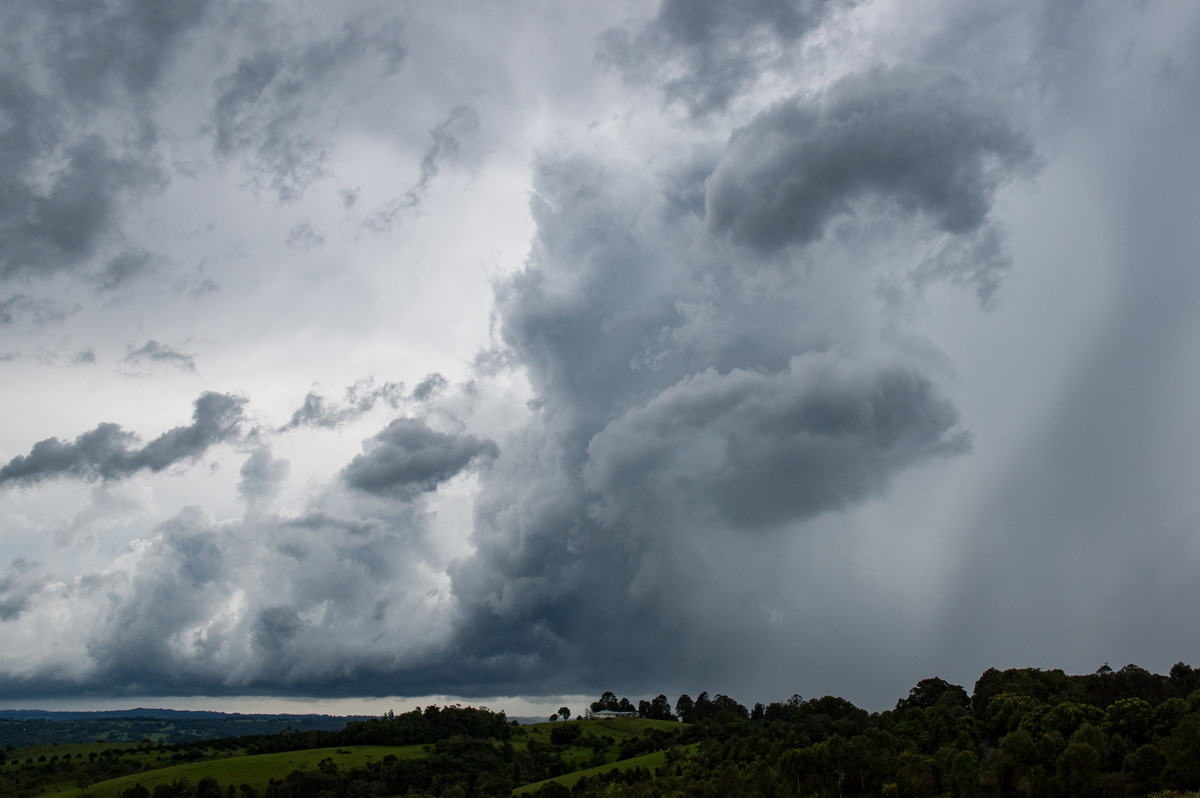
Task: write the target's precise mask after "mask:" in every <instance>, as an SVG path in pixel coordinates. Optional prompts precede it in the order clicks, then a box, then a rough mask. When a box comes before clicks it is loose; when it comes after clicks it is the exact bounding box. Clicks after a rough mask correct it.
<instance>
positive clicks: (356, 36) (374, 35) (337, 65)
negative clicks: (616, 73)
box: [213, 19, 405, 201]
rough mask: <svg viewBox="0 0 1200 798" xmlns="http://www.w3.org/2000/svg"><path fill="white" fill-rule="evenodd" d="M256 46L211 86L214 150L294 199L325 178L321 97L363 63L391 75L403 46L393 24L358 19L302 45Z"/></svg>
mask: <svg viewBox="0 0 1200 798" xmlns="http://www.w3.org/2000/svg"><path fill="white" fill-rule="evenodd" d="M264 35H267V34H265V33H264ZM255 46H256V47H257V49H256V50H255V51H253V52H251V53H250V54H248V55H245V56H243V57H242V58H240V59H239V60H238V63H237V66H236V67H234V69H233V71H232V72H230V73H229V74H226V75H224V76H223V77H221V78H218V79H217V81H216V84H215V88H216V91H217V97H216V101H215V103H214V106H213V133H214V139H213V146H214V148H215V149H216V152H217V153H218V154H219V155H222V156H225V157H230V158H238V159H240V160H241V162H242V165H243V167H244V170H245V172H246V175H247V178H248V180H249V181H250V182H251V184H252V185H254V186H255V187H257V188H259V189H267V190H270V191H272V192H274V193H275V195H276V196H277V197H278V198H279V199H280V200H281V201H287V200H293V199H296V198H297V197H299V196H300V195H302V194H303V193H304V191H305V190H306V189H307V188H308V186H309V185H311V184H312V183H313V181H315V180H318V179H320V178H322V177H324V176H325V174H326V170H325V166H324V162H325V160H326V158H327V157H328V148H329V146H330V145H329V143H328V132H329V131H328V129H324V128H321V127H320V126H319V125H315V124H314V119H315V118H317V117H318V116H319V112H320V110H321V105H322V103H321V100H322V98H328V97H331V96H333V92H334V91H335V85H334V84H335V83H336V82H337V80H339V79H341V78H343V77H345V76H346V74H347V71H348V70H349V69H350V68H351V67H353V66H355V65H358V64H361V63H362V62H363V61H365V60H366V59H368V58H376V59H381V60H382V62H383V63H382V65H381V67H380V68H381V70H382V72H383V73H384V74H388V73H390V72H393V71H395V70H396V69H397V68H398V67H399V65H400V62H401V61H402V60H403V59H404V54H405V48H404V46H403V44H402V43H401V40H400V30H399V28H398V26H397V25H395V24H393V23H383V24H381V23H379V22H378V21H369V20H365V19H360V20H356V21H353V22H348V23H346V24H345V25H343V26H342V27H341V29H340V30H338V31H337V32H336V33H332V34H329V35H326V36H323V37H321V38H318V39H317V40H315V41H311V42H307V43H295V42H285V43H277V44H269V45H265V46H263V45H259V44H258V43H257V42H256V43H255ZM333 124H334V123H333V122H328V123H327V127H332V125H333Z"/></svg>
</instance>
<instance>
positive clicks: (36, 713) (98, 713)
mask: <svg viewBox="0 0 1200 798" xmlns="http://www.w3.org/2000/svg"><path fill="white" fill-rule="evenodd" d="M370 717H374V716H373V715H323V714H321V713H318V712H309V713H304V714H298V713H290V712H289V713H284V712H280V713H257V712H256V713H244V712H213V711H209V710H202V709H161V708H159V709H152V708H147V707H137V708H136V709H103V710H61V711H60V710H48V709H0V718H5V719H8V720H104V719H106V718H161V719H175V718H178V719H186V720H222V719H229V718H239V719H251V720H286V719H288V718H337V719H339V720H346V721H351V720H365V719H367V718H370Z"/></svg>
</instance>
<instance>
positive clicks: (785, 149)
mask: <svg viewBox="0 0 1200 798" xmlns="http://www.w3.org/2000/svg"><path fill="white" fill-rule="evenodd" d="M1033 164H1034V157H1033V151H1032V147H1031V145H1030V143H1029V142H1028V140H1027V139H1026V138H1025V137H1024V136H1023V135H1021V134H1020V133H1019V132H1018V131H1017V130H1016V129H1014V127H1013V126H1012V124H1011V123H1010V122H1009V120H1008V119H1007V117H1006V116H1005V115H1004V114H1003V113H1002V112H1001V111H1000V110H999V109H998V108H997V107H995V106H994V105H993V104H991V103H989V102H987V101H986V100H985V99H984V98H982V97H981V96H980V95H979V94H978V93H977V92H976V91H974V90H973V89H972V88H971V86H970V85H969V83H968V82H967V81H966V79H965V78H963V77H962V76H960V75H958V74H957V73H955V72H952V71H950V70H947V69H941V68H937V67H924V66H922V67H913V66H904V67H894V68H891V69H882V68H880V69H874V70H872V71H870V72H866V73H863V74H858V75H851V76H849V77H846V78H843V79H841V80H839V81H838V82H837V83H835V84H834V85H833V86H831V87H830V88H829V89H828V90H827V91H826V92H825V94H824V96H823V97H822V99H821V100H820V102H818V103H810V102H808V101H806V100H804V99H802V98H798V97H797V98H792V99H790V100H787V101H785V102H783V103H780V104H779V105H776V106H775V107H773V108H771V109H770V110H768V111H765V112H764V113H762V114H760V115H759V116H757V117H755V118H754V119H753V120H752V121H751V122H750V123H749V124H748V125H746V126H745V127H743V128H741V129H740V130H738V131H736V132H735V133H734V134H733V137H732V138H731V140H730V142H729V148H728V150H727V152H726V153H725V157H724V158H723V159H722V161H721V163H720V165H718V166H717V169H716V171H715V172H713V174H712V176H711V177H710V178H709V181H708V193H707V199H706V207H707V211H708V220H709V227H710V229H711V230H712V231H713V232H714V233H717V234H724V235H728V236H730V237H731V238H732V239H733V240H734V241H735V242H738V243H741V244H745V245H747V246H751V247H754V248H756V249H758V250H760V251H764V252H765V251H770V250H774V249H777V248H779V247H783V246H787V245H789V244H807V243H809V242H812V241H814V240H816V239H819V238H820V237H821V236H822V235H823V234H824V232H825V229H826V226H827V225H828V223H829V221H830V220H831V219H832V218H833V217H835V216H837V215H839V214H843V213H848V212H851V211H852V210H853V208H854V205H855V203H856V202H858V201H860V200H863V199H868V200H882V201H884V202H885V203H889V204H891V205H894V206H895V207H896V208H897V209H899V210H900V211H902V212H903V213H906V214H914V213H918V212H919V213H922V214H924V215H925V216H927V217H929V218H930V219H931V220H932V222H933V223H934V224H935V225H936V226H937V227H938V228H940V229H941V230H943V231H945V232H947V233H951V234H965V233H970V232H972V231H974V230H977V229H978V228H979V227H980V226H982V225H983V224H985V223H986V220H987V216H988V213H989V211H990V209H991V204H992V197H993V195H994V193H995V191H996V189H997V187H998V186H999V185H1001V184H1003V183H1004V182H1006V181H1008V180H1010V179H1011V178H1012V176H1013V175H1014V174H1017V173H1019V172H1020V170H1022V169H1028V168H1029V167H1031V166H1032V165H1033Z"/></svg>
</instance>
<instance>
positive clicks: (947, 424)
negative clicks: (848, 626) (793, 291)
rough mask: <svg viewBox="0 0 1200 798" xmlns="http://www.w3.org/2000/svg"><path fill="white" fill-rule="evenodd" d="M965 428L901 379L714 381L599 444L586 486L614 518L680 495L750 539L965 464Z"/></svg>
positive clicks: (736, 376) (829, 372)
mask: <svg viewBox="0 0 1200 798" xmlns="http://www.w3.org/2000/svg"><path fill="white" fill-rule="evenodd" d="M957 421H958V413H957V411H955V409H954V407H953V406H952V405H951V404H950V403H949V402H948V401H946V400H945V399H944V398H942V397H940V396H938V392H937V390H936V389H935V388H934V386H933V384H932V383H931V382H930V380H929V379H928V378H926V377H923V376H921V375H919V374H915V373H913V372H910V371H905V370H903V369H898V368H889V369H882V370H878V371H875V372H873V373H872V372H865V373H849V369H848V367H847V366H846V364H844V363H840V362H839V361H838V360H837V359H836V358H834V357H830V356H827V355H820V354H817V355H809V356H805V357H801V358H797V359H795V360H794V361H793V362H792V364H791V366H790V368H789V369H788V370H787V371H784V372H781V373H779V374H772V375H765V374H762V373H756V372H749V371H733V372H730V373H728V374H719V373H717V372H715V371H713V370H708V371H706V372H704V373H702V374H697V375H695V376H693V377H689V378H687V379H685V380H683V381H681V382H679V383H677V384H676V385H673V386H671V387H670V388H668V389H667V390H665V391H663V392H662V393H661V394H659V395H658V396H656V397H655V398H654V399H653V400H651V401H650V402H648V403H647V404H646V405H644V406H642V407H639V408H636V409H634V410H631V411H629V412H628V413H626V414H625V415H624V416H622V417H620V418H618V419H616V420H614V421H613V422H612V423H610V424H609V425H608V426H606V427H605V429H604V431H603V432H601V433H600V434H598V435H596V436H595V437H594V438H592V440H591V442H590V443H589V444H588V449H587V454H588V460H587V464H586V466H585V467H584V485H585V487H586V488H587V489H588V490H589V491H591V492H593V493H595V494H596V495H597V496H600V497H603V498H602V499H601V502H602V504H603V505H604V506H606V507H611V508H612V509H616V510H619V509H620V507H621V505H622V504H624V503H625V502H628V501H635V502H636V501H638V500H639V499H640V500H642V501H653V500H654V498H653V495H654V494H656V493H675V494H679V495H681V496H684V497H686V498H685V499H684V502H685V503H689V504H692V505H693V506H710V507H712V508H713V509H714V510H715V511H716V513H717V514H718V515H719V516H720V517H721V518H723V519H724V520H725V521H726V522H727V523H728V524H730V525H731V527H732V528H733V529H745V528H749V529H753V528H756V527H760V526H763V525H770V524H780V523H785V522H789V521H798V520H805V519H808V518H811V517H813V516H815V515H819V514H821V513H825V512H829V511H833V510H841V509H844V508H846V507H848V506H850V505H852V504H854V503H855V502H858V501H861V500H863V499H865V498H867V497H869V496H872V495H877V494H878V493H880V492H881V491H882V490H883V488H884V487H885V486H886V484H887V481H888V478H889V477H890V476H891V475H892V474H894V473H896V472H898V471H900V470H902V469H903V468H905V467H906V466H908V465H910V464H912V463H915V462H920V461H922V460H926V459H928V458H930V457H934V456H942V455H956V454H962V453H964V452H966V451H967V450H968V446H969V438H968V436H967V435H966V433H965V432H962V431H961V430H958V431H956V430H955V426H956V424H957Z"/></svg>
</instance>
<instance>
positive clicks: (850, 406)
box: [446, 144, 969, 692]
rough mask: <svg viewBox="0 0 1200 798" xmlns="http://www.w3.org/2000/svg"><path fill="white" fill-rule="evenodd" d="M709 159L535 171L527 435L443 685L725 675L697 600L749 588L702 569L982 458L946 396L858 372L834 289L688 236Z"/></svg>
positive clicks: (485, 545) (503, 296)
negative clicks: (707, 589) (665, 666)
mask: <svg viewBox="0 0 1200 798" xmlns="http://www.w3.org/2000/svg"><path fill="white" fill-rule="evenodd" d="M733 146H734V147H735V148H736V144H735V145H733ZM743 155H744V153H742V152H740V151H736V149H735V150H734V151H733V152H732V153H726V154H725V155H724V159H725V161H724V162H731V161H734V160H735V159H737V158H740V157H742V156H743ZM704 160H705V159H704V158H701V159H699V160H696V159H693V158H692V157H691V156H689V155H686V154H684V156H683V161H682V162H681V163H680V164H678V165H675V166H670V165H668V166H666V167H664V169H663V171H662V173H661V174H647V173H646V172H645V170H639V169H637V168H636V167H627V166H625V165H622V164H619V163H616V162H613V161H601V160H599V159H593V158H587V157H582V156H567V157H564V158H559V159H555V158H550V157H545V158H543V159H542V160H541V161H540V162H539V163H538V164H537V171H536V173H535V180H534V192H533V194H532V197H533V199H532V205H533V214H534V219H535V221H536V222H537V225H538V227H537V233H536V236H535V240H534V243H533V245H532V247H531V254H530V258H529V260H528V262H527V264H526V267H525V269H524V270H523V271H522V272H520V273H518V274H516V275H514V276H513V277H511V278H510V279H509V280H508V281H506V282H504V283H502V284H501V285H500V286H499V287H498V291H497V310H498V313H499V317H500V321H501V331H502V336H503V341H504V343H505V344H506V346H507V354H506V357H507V358H508V362H509V363H510V364H518V365H519V366H521V367H523V369H524V372H525V374H526V375H527V376H528V377H529V379H530V383H531V385H532V386H533V389H534V391H535V399H534V400H533V402H532V403H531V406H532V407H533V408H534V410H533V419H532V421H531V422H530V424H529V425H528V426H527V427H526V428H524V429H522V430H520V431H519V432H518V433H516V434H514V435H513V436H511V438H509V439H505V440H504V441H503V442H502V443H503V456H502V457H501V458H499V459H498V460H497V461H496V462H495V463H494V464H493V466H492V467H491V468H490V469H488V471H487V472H485V473H484V474H483V475H482V477H481V485H482V491H481V495H480V498H479V500H478V502H477V504H476V526H475V533H474V536H473V542H474V544H475V547H476V550H475V554H474V555H473V556H471V557H467V558H463V559H461V560H460V561H458V562H456V563H455V564H454V565H453V566H452V568H451V576H452V577H453V583H454V592H455V596H456V598H457V600H458V601H459V602H460V606H461V607H462V610H463V615H462V622H461V624H460V626H459V627H458V629H457V636H456V638H455V639H456V648H455V652H456V655H455V669H454V671H453V675H451V674H450V673H448V674H447V677H446V678H453V679H456V680H461V683H460V685H459V686H458V687H454V688H448V689H468V686H469V689H472V690H479V691H483V692H487V691H488V690H489V689H490V690H503V689H521V688H520V687H517V686H516V685H521V684H533V683H537V684H541V685H543V686H544V689H571V688H572V686H573V685H578V684H581V683H593V682H594V681H595V680H597V679H603V678H619V679H626V680H629V682H630V683H634V682H637V681H638V680H645V679H647V678H648V677H647V676H646V672H647V670H646V667H645V663H646V662H647V661H648V659H652V658H653V657H654V656H655V655H654V652H655V651H661V650H663V649H664V648H665V649H669V650H671V651H672V653H673V656H672V667H673V668H674V669H675V673H676V676H675V677H673V678H679V677H678V674H680V673H683V672H687V673H689V674H691V675H692V676H693V677H698V676H699V675H700V674H703V673H706V672H711V671H713V670H714V669H715V670H717V671H719V670H721V669H723V668H724V667H725V666H726V665H728V664H729V663H728V661H726V660H723V659H722V658H721V657H720V656H718V655H715V654H714V653H713V651H714V646H715V647H716V648H719V649H721V650H726V649H730V650H733V649H736V646H735V645H733V642H732V641H733V640H735V639H740V637H739V636H740V635H741V632H740V631H735V630H730V631H714V632H713V634H711V635H709V634H705V633H699V636H697V634H698V633H697V631H696V630H697V629H698V628H700V627H706V626H711V625H713V624H717V625H720V623H721V622H722V621H721V619H720V618H717V617H716V616H714V615H712V614H711V612H713V611H719V610H718V608H713V607H711V606H710V605H709V603H708V599H707V598H706V596H705V595H704V593H703V589H702V588H701V587H698V586H699V585H703V584H712V585H716V584H718V582H719V583H720V584H722V585H724V587H722V588H719V589H718V588H716V587H714V590H725V589H731V590H734V589H736V588H733V587H731V584H730V583H736V582H737V580H738V579H741V578H749V579H751V580H753V577H752V576H750V575H749V574H748V573H743V572H742V571H740V570H738V567H736V566H733V565H730V568H731V571H730V575H729V579H728V580H726V579H725V576H726V575H725V574H724V572H722V571H721V567H720V566H718V565H716V564H714V563H713V562H711V561H710V560H709V556H710V555H708V554H706V552H708V551H710V550H713V549H721V548H722V547H725V546H727V545H731V544H730V543H729V542H730V541H742V542H743V543H742V544H741V545H743V546H746V547H749V548H750V549H753V548H754V547H755V546H757V545H760V544H761V545H764V546H766V547H767V548H768V549H769V548H770V547H771V546H773V545H782V543H781V541H782V540H786V539H787V538H789V537H791V536H806V535H808V534H811V533H810V532H809V531H808V524H810V523H811V522H812V521H813V520H814V519H816V518H817V517H818V516H822V515H825V514H829V513H836V512H839V511H842V510H846V509H849V508H852V507H854V506H855V505H857V504H859V503H861V502H863V501H864V500H866V499H868V498H872V497H877V496H881V495H883V494H884V493H885V492H886V490H887V489H888V487H889V486H890V485H891V484H892V482H893V481H894V479H895V478H896V476H897V475H898V474H900V473H902V472H904V471H905V470H907V469H909V468H911V467H914V466H916V465H919V464H922V463H925V462H928V461H930V460H932V459H936V458H941V457H947V456H957V455H961V454H963V453H965V452H966V451H967V450H968V443H969V438H968V436H967V433H966V432H965V431H964V430H962V429H961V428H959V426H958V412H957V410H956V409H955V407H954V405H953V404H952V403H951V402H950V401H949V400H948V399H947V398H945V397H944V396H943V394H942V391H941V389H940V387H939V386H938V384H937V383H936V382H935V381H934V379H933V378H932V377H931V376H929V375H928V374H925V373H923V372H922V371H920V370H919V369H916V368H913V367H911V366H905V365H900V364H888V363H886V361H885V362H883V363H879V362H877V361H875V360H874V359H872V358H865V357H863V356H862V355H859V354H855V352H854V351H853V350H854V347H853V345H852V343H853V342H854V341H856V340H857V339H858V338H859V336H860V335H861V330H859V329H858V328H859V325H861V323H862V322H861V321H857V320H855V319H853V318H845V317H842V316H841V315H840V314H838V313H836V312H833V313H830V312H828V311H825V310H824V309H823V306H824V304H825V303H826V302H829V301H834V296H832V295H826V294H825V293H824V290H825V289H823V288H822V287H821V285H820V283H818V282H816V281H813V280H811V279H809V277H808V276H807V275H806V274H803V273H799V272H798V273H791V272H788V273H785V274H782V275H780V274H774V273H772V274H770V275H767V276H766V277H764V275H763V274H762V272H761V271H760V270H758V269H755V268H753V267H754V266H755V265H756V264H757V262H758V261H757V258H758V255H757V252H756V250H755V249H754V248H746V249H741V248H738V247H733V248H728V247H726V246H725V245H724V244H723V242H722V241H721V238H720V237H718V238H716V239H714V238H713V237H712V234H711V231H710V230H709V229H708V227H707V226H706V224H705V221H704V219H703V218H702V217H699V216H697V215H695V214H693V213H690V212H685V213H684V214H683V215H682V216H681V214H680V207H681V203H680V201H679V197H680V196H684V195H687V194H688V193H689V192H688V191H686V190H681V186H680V182H681V181H684V182H686V181H689V180H690V181H700V182H701V185H702V184H703V183H702V178H703V174H704V171H705V170H704V169H701V168H696V164H697V163H699V162H703V161H704ZM764 179H765V178H764ZM764 190H766V189H764ZM684 204H686V203H684ZM693 204H694V203H693ZM906 215H907V214H906V213H905V212H904V211H903V209H901V210H900V212H899V214H898V215H897V218H898V219H899V220H903V219H904V218H906ZM937 235H945V233H943V232H938V233H937ZM731 259H732V260H733V261H734V262H733V263H732V264H731V263H730V261H731ZM760 279H769V281H770V282H769V283H762V282H760ZM767 285H769V286H770V287H769V289H768V288H767ZM839 340H840V341H844V342H845V344H846V346H845V349H846V351H839V350H838V347H837V346H836V345H831V341H833V342H836V341H839ZM749 533H755V534H749ZM768 540H770V541H774V543H766V542H764V541H768ZM750 592H753V588H752V589H750ZM701 608H703V609H701ZM722 612H723V611H722ZM706 615H707V617H704V616H706ZM630 618H637V619H639V622H638V623H636V624H630V623H627V622H626V621H627V619H630ZM731 622H732V621H731ZM755 623H757V622H755ZM750 624H751V622H750V620H749V617H748V616H747V617H746V618H745V619H743V625H742V626H739V627H738V628H739V629H743V628H749V625H750ZM760 631H761V630H760ZM718 639H727V643H728V645H726V644H724V643H717V642H715V641H717V640H718ZM700 641H703V642H700ZM718 662H720V663H721V664H719V665H714V663H718ZM546 685H555V686H556V687H555V688H551V687H549V686H546ZM649 686H652V685H649Z"/></svg>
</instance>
